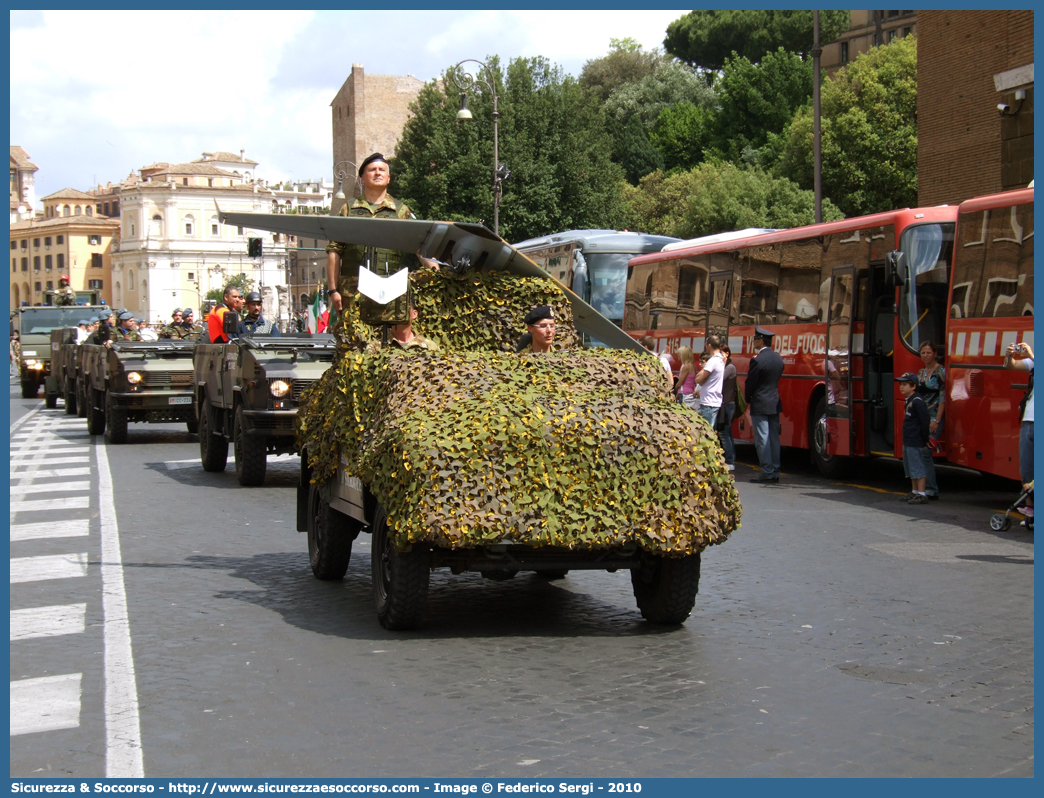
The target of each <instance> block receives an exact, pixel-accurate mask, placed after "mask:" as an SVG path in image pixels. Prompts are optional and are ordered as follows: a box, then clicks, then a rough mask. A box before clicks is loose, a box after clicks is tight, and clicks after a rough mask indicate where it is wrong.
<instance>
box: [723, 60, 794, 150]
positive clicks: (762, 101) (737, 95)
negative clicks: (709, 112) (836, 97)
mask: <svg viewBox="0 0 1044 798" xmlns="http://www.w3.org/2000/svg"><path fill="white" fill-rule="evenodd" d="M714 88H715V90H716V91H717V93H718V107H717V110H716V112H715V114H714V120H713V131H712V136H711V146H712V147H713V148H714V149H715V150H717V152H718V153H719V154H720V156H721V157H722V158H724V159H727V160H730V161H733V162H739V161H742V160H744V157H743V153H744V150H757V149H760V148H762V147H764V146H765V144H766V143H768V141H769V137H770V136H771V135H772V134H779V133H782V132H783V131H784V130H785V129H786V128H787V127H788V126H789V125H790V122H791V120H792V119H793V118H794V114H795V112H796V111H797V110H798V109H799V108H801V107H802V106H804V105H805V104H806V103H808V102H809V101H810V100H811V98H812V62H811V60H802V58H801V56H799V55H797V54H796V53H792V52H788V51H786V50H784V49H783V48H782V47H781V48H779V49H778V50H776V51H775V52H773V53H767V54H766V55H765V56H764V57H763V58H762V59H761V61H760V62H758V63H754V62H752V61H751V60H750V59H749V58H747V57H746V56H736V57H734V58H728V59H726V60H725V65H724V67H723V69H722V71H721V74H720V75H719V77H718V79H717V80H716V81H715V84H714Z"/></svg>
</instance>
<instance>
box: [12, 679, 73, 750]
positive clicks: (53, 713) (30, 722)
mask: <svg viewBox="0 0 1044 798" xmlns="http://www.w3.org/2000/svg"><path fill="white" fill-rule="evenodd" d="M82 678H83V677H82V674H79V673H65V674H61V675H58V676H41V677H39V678H36V679H20V680H18V681H15V682H11V736H12V737H14V736H16V735H19V734H32V733H33V732H45V731H55V730H57V729H75V728H77V727H78V726H79V725H80V692H81V688H80V683H81V681H82Z"/></svg>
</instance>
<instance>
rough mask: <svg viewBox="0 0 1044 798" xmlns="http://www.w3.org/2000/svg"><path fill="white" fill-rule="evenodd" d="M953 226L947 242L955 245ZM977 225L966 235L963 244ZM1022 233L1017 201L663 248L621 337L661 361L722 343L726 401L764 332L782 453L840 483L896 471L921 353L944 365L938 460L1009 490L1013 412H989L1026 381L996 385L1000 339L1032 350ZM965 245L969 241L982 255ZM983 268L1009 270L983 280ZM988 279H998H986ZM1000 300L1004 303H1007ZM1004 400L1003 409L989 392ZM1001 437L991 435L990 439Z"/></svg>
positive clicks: (1028, 200) (1024, 219)
mask: <svg viewBox="0 0 1044 798" xmlns="http://www.w3.org/2000/svg"><path fill="white" fill-rule="evenodd" d="M959 211H960V215H961V217H962V224H961V232H960V233H956V231H955V228H956V226H957V221H958V215H959ZM984 214H985V216H984ZM998 214H999V216H1005V218H1006V219H1009V218H1010V224H1009V226H1008V227H1006V228H1004V230H1001V229H1000V228H1001V226H1002V222H1000V221H996V223H995V224H994V223H993V222H991V221H990V220H991V219H993V220H997V219H998V218H999V216H998ZM1005 214H1007V215H1005ZM1016 223H1017V224H1018V225H1019V227H1018V229H1017V231H1015V228H1014V227H1013V226H1012V225H1014V224H1016ZM976 224H977V225H978V228H977V232H976V233H975V234H973V233H971V232H969V228H971V227H974V226H975V225H976ZM991 224H993V226H990V225H991ZM1005 224H1006V223H1005ZM987 228H988V229H987ZM1032 230H1033V191H1032V189H1029V190H1025V191H1019V192H1011V193H1009V194H1005V195H997V196H994V197H989V198H984V199H981V200H973V201H970V202H968V203H965V205H963V206H961V209H958V208H957V207H951V206H940V207H934V208H915V209H910V208H907V209H904V210H898V211H891V212H888V213H879V214H873V215H871V216H864V217H859V218H853V219H845V220H842V221H839V222H827V223H824V224H818V225H809V226H806V227H799V228H794V229H791V230H781V231H775V232H765V233H761V234H756V235H752V236H749V237H746V238H738V239H732V240H725V241H721V240H712V241H709V242H706V243H701V242H700V241H699V240H697V241H695V242H692V244H691V246H685V247H682V248H678V246H679V245H673V247H672V251H666V252H659V253H656V254H652V255H643V256H640V257H636V258H633V259H632V260H631V261H630V262H629V264H628V273H627V287H626V297H625V307H624V329H625V330H627V331H628V332H629V333H630V334H631V335H633V336H635V337H641V336H643V335H652V336H653V337H654V338H655V339H657V344H658V350H659V351H664V350H666V351H670V352H674V351H676V350H677V348H678V347H679V346H681V345H682V344H685V345H688V346H691V347H692V349H693V351H695V352H699V351H701V350H702V349H703V345H704V338H705V336H706V335H707V333H708V332H709V333H713V334H717V335H719V336H720V337H722V339H723V340H727V341H728V342H729V347H730V349H731V350H732V357H733V362H734V364H735V365H736V369H737V372H738V373H739V375H740V382H739V384H740V386H742V384H743V380H744V378H745V377H746V371H747V365H748V363H749V362H750V358H751V356H752V354H753V353H752V351H751V343H752V340H753V333H754V326H755V325H759V326H762V327H766V328H768V329H770V330H772V331H773V332H774V333H775V339H774V342H773V348H775V349H776V351H778V352H779V353H780V354H781V355H782V356H783V361H784V363H785V364H786V371H785V372H784V375H783V379H782V380H781V381H780V394H781V396H782V401H783V413H782V415H781V417H780V427H781V432H780V443H781V444H782V445H784V446H790V447H797V448H804V449H809V450H810V451H811V456H812V459H813V461H814V462H815V463H816V465H817V466H818V468H819V469H820V471H821V472H822V473H824V474H826V475H828V476H837V475H839V474H840V473H841V472H842V471H843V470H844V469H845V467H846V466H848V465H850V463H851V462H852V459H853V458H858V457H869V456H886V457H901V456H902V418H903V410H902V398H901V397H900V394H899V392H898V388H897V386H896V384H895V377H896V376H898V375H900V374H902V373H903V372H906V371H914V372H916V371H917V370H918V369H919V368H921V367H922V365H923V364H922V363H921V359H920V356H919V354H918V350H919V348H920V346H921V344H922V343H924V342H925V341H931V342H933V343H936V344H937V345H941V346H942V347H943V351H946V352H947V353H948V354H950V353H952V355H953V363H952V364H951V362H950V358H944V360H943V365H944V366H946V367H947V387H948V392H947V401H948V405H947V409H946V413H945V417H944V427H945V430H944V434H943V435H942V436H941V438H940V440H941V441H942V442H943V444H944V452H945V456H946V457H947V458H949V459H950V460H951V461H953V462H959V463H961V464H962V465H969V466H970V467H972V468H977V469H979V470H981V471H986V472H989V473H995V474H1002V475H1004V476H1011V477H1015V478H1017V476H1018V427H1019V423H1018V419H1017V412H1016V413H1014V415H1010V417H1009V415H1006V412H1007V411H1005V410H1004V409H1003V408H1002V407H1001V403H1002V402H1003V404H1004V407H1005V408H1006V407H1008V406H1009V405H1010V404H1011V402H1014V405H1015V406H1016V407H1017V405H1018V402H1019V401H1020V400H1021V398H1022V395H1023V392H1024V391H1023V392H1020V391H1019V390H1018V385H1019V384H1020V383H1023V384H1024V383H1025V379H1024V378H1023V379H1012V375H1017V374H1019V373H1018V372H1007V373H1006V374H1004V375H1002V374H1001V373H1000V363H1001V362H1002V360H1003V351H1002V345H1001V341H1004V342H1005V343H1004V344H1003V345H1004V346H1006V345H1007V342H1008V339H1009V338H1011V336H1012V335H1014V336H1015V338H1014V340H1017V341H1022V340H1027V341H1032V326H1033V324H1032V297H1033V265H1032V264H1033V253H1032ZM998 231H999V232H998ZM1013 231H1014V232H1013ZM955 234H957V235H961V236H963V238H962V244H961V248H962V249H963V250H965V251H966V252H962V253H960V258H959V268H960V269H961V271H960V275H961V276H960V277H959V278H954V277H953V275H954V271H953V267H954V236H955ZM1013 238H1016V239H1017V240H1018V242H1019V243H1018V246H1017V249H1018V252H1017V253H1013V252H1012V251H1009V250H1011V249H1012V243H1011V241H1009V239H1013ZM1027 238H1028V240H1027ZM994 240H995V241H996V242H997V243H995V244H992V245H991V244H989V243H983V242H991V241H994ZM965 241H966V242H967V243H969V244H971V243H973V242H974V241H979V242H980V244H981V250H982V251H974V247H973V246H966V245H965V243H964V242H965ZM991 246H992V247H993V249H991ZM994 250H995V252H994ZM1002 250H1003V253H1002ZM1026 250H1028V254H1027V251H1026ZM898 253H902V257H896V255H897V254H898ZM995 256H996V258H998V259H999V260H1003V262H1004V264H1007V265H1005V266H1003V267H1002V266H1000V265H997V266H996V267H995V266H994V265H992V264H993V260H990V259H992V258H994V257H995ZM975 257H978V260H977V261H975V262H977V263H978V267H977V268H978V269H979V272H978V273H977V274H978V275H979V276H974V275H972V272H974V270H975V268H976V267H975V266H974V264H973V263H972V261H971V260H968V261H967V262H968V263H969V264H971V265H968V266H965V265H963V264H964V263H965V262H966V258H972V259H974V258H975ZM987 262H989V263H990V264H991V265H990V266H987V265H985V264H986V263H987ZM997 269H999V270H1000V271H1001V272H1003V274H997V275H995V274H994V271H995V270H997ZM1005 280H1007V281H1005ZM1012 281H1014V282H1012ZM1013 285H1015V286H1017V288H1018V290H1017V291H1016V292H1015V293H1014V294H1012V291H1013V290H1014V289H1013ZM952 290H956V294H955V296H954V297H951V292H952ZM954 301H956V302H957V303H958V304H960V310H955V309H954ZM962 303H963V304H962ZM1016 309H1018V311H1019V313H1020V314H1021V313H1022V312H1023V311H1026V312H1027V313H1028V314H1030V315H1029V317H1028V318H1019V319H1016V320H1014V321H1013V320H1012V317H1010V316H1003V317H1001V316H999V315H998V314H999V313H1004V314H1007V313H1009V312H1010V313H1012V314H1014V313H1015V311H1016ZM986 314H989V315H986ZM958 315H959V316H960V318H959V319H958V318H957V316H958ZM988 334H989V335H990V338H989V340H990V341H991V342H995V343H996V349H995V352H993V353H991V354H990V355H989V356H988V357H986V356H984V355H983V354H982V352H983V351H984V350H983V348H982V347H983V346H985V345H986V341H987V335H988ZM973 335H974V336H975V342H976V343H975V346H974V347H973V346H972V344H971V340H972V336H973ZM958 339H959V341H960V343H958ZM980 342H981V343H980ZM951 346H952V349H951V348H950V347H951ZM958 349H961V351H962V353H963V354H962V355H961V356H960V358H958V356H957V354H956V352H957V350H958ZM972 352H975V354H974V355H973V354H971V353H972ZM967 358H972V360H974V362H966V359H967ZM962 366H963V367H962ZM981 366H985V368H981ZM951 369H953V371H952V372H951ZM986 374H990V375H991V376H990V377H986V376H985V375H986ZM972 375H976V376H972ZM991 379H993V380H994V382H991V381H990V380H991ZM1005 380H1007V382H1004V381H1005ZM1002 384H1003V385H1004V388H1005V391H1006V392H1005V394H1004V398H1003V400H1001V399H1000V398H999V397H1000V394H998V393H995V392H992V391H993V390H994V389H996V390H999V388H1000V386H1001V385H1002ZM962 385H963V386H965V389H964V393H962V392H961V391H962V389H961V387H960V386H962ZM987 386H991V387H990V388H987ZM1009 386H1010V387H1009ZM1009 394H1010V395H1009ZM991 397H992V398H991ZM994 399H995V401H994ZM977 400H982V401H977ZM951 401H952V403H950V402H951ZM991 402H992V404H991ZM984 408H989V411H990V412H991V413H993V414H996V415H997V416H998V417H997V419H996V421H995V422H993V427H989V425H990V423H991V422H989V421H987V420H985V419H981V420H980V419H979V418H978V416H979V415H982V414H984ZM1001 416H1003V417H1001ZM973 417H974V418H975V420H972V418H973ZM1000 426H1003V427H1004V432H1003V435H1001V434H1000V433H999V430H998V429H996V428H998V427H1000ZM1009 427H1010V429H1009ZM987 428H989V429H992V430H993V431H992V432H991V431H987ZM733 434H734V436H735V437H736V438H737V439H740V440H751V438H752V434H751V430H750V429H749V424H748V423H747V422H746V420H745V419H738V420H736V421H735V422H734V427H733ZM984 435H985V436H986V437H987V438H990V437H991V436H992V440H991V442H989V443H986V442H979V443H977V444H975V445H973V441H979V439H980V436H984ZM958 453H959V454H958Z"/></svg>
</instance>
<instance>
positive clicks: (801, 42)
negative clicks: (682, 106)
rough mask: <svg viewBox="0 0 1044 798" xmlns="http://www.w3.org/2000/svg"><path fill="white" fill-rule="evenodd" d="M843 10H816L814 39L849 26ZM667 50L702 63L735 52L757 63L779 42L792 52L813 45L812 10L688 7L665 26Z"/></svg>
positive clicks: (714, 64)
mask: <svg viewBox="0 0 1044 798" xmlns="http://www.w3.org/2000/svg"><path fill="white" fill-rule="evenodd" d="M848 25H849V16H848V12H847V11H821V12H820V13H819V43H820V44H826V43H827V42H832V41H833V40H834V39H836V38H837V37H838V36H840V35H841V34H842V33H843V32H844V31H845V30H847V29H848ZM663 43H664V47H665V48H666V49H667V52H668V53H670V54H671V55H673V56H675V57H676V58H680V59H682V60H683V61H687V62H688V63H690V64H692V65H693V66H698V67H701V68H703V69H711V70H714V69H721V68H722V67H724V66H725V60H726V59H727V58H729V57H730V56H732V54H733V53H736V54H738V55H740V56H743V57H745V58H747V59H748V60H749V61H751V62H753V63H757V62H758V61H760V60H761V59H762V57H764V55H765V53H771V52H775V51H776V50H777V49H779V48H780V47H782V48H783V49H784V50H788V51H790V52H794V53H808V52H809V51H810V50H811V49H812V12H811V11H769V10H766V9H763V10H756V11H751V10H748V11H690V12H689V13H688V14H686V15H685V16H683V17H680V18H679V19H676V20H674V22H672V23H671V24H670V25H668V26H667V38H666V39H664V42H663Z"/></svg>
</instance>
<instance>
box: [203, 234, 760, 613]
mask: <svg viewBox="0 0 1044 798" xmlns="http://www.w3.org/2000/svg"><path fill="white" fill-rule="evenodd" d="M221 218H222V221H224V222H225V223H226V224H236V225H242V226H244V227H249V228H251V229H261V230H270V231H273V232H280V233H288V234H292V235H299V236H308V237H321V238H324V239H327V240H331V241H343V242H346V243H352V244H358V245H362V246H365V247H380V248H389V249H395V250H399V251H403V252H417V253H419V254H420V255H422V256H423V257H426V258H430V259H435V260H437V261H438V262H440V263H441V264H442V266H441V268H440V269H439V270H438V271H434V270H432V269H422V270H420V271H419V272H417V273H415V274H414V275H411V277H416V278H417V279H415V280H410V281H409V284H412V285H413V295H414V301H415V304H416V306H417V308H418V311H419V318H418V320H417V321H416V322H414V330H415V331H416V332H418V333H420V334H423V335H425V336H426V337H428V338H430V339H433V340H435V341H437V342H438V343H439V344H440V349H439V350H438V351H428V350H425V349H423V348H419V347H415V348H400V347H398V346H397V345H396V344H394V343H391V342H388V341H387V340H386V336H387V330H386V329H384V330H377V329H374V328H373V327H372V326H370V325H369V324H367V323H366V322H367V319H366V318H364V317H363V314H364V313H365V308H366V302H365V301H363V300H360V301H359V302H358V303H350V304H348V305H347V307H346V309H345V311H346V312H345V319H344V321H343V326H339V327H338V328H336V329H335V334H336V337H337V352H336V356H335V359H334V363H333V365H332V366H331V367H330V369H329V370H327V371H326V372H325V374H324V375H323V377H322V378H321V379H320V380H319V381H318V382H317V383H316V384H315V385H314V386H312V387H311V388H310V389H309V390H308V391H307V392H306V393H305V394H304V396H303V398H302V404H301V409H300V414H299V416H298V445H299V447H300V450H301V481H300V483H299V487H298V496H297V528H298V530H299V531H303V532H306V533H307V536H308V553H309V560H310V563H311V568H312V572H313V574H314V575H315V576H316V577H317V578H319V579H341V578H343V577H344V575H345V573H346V572H347V568H348V563H349V561H350V558H351V553H352V544H353V541H354V540H355V539H356V537H357V536H358V535H359V534H360V533H361V532H367V533H369V534H370V535H371V536H372V547H371V558H370V563H371V582H372V588H373V594H374V603H375V607H376V611H377V618H378V620H379V622H380V623H381V624H382V625H383V626H384V627H386V628H388V629H410V628H413V627H415V626H417V625H418V624H419V623H420V622H421V621H422V619H423V615H424V610H425V605H426V601H427V594H428V584H429V575H430V572H431V570H432V569H434V568H448V569H450V571H451V572H452V573H461V572H464V571H478V572H481V573H482V574H483V575H484V576H488V577H490V578H494V579H505V578H510V577H512V576H514V575H515V574H517V573H518V572H520V571H533V572H535V573H537V574H542V575H544V576H545V577H547V578H561V577H563V576H564V575H565V574H566V573H568V571H570V570H574V569H599V570H606V571H609V572H614V571H618V570H627V571H629V572H630V575H631V585H632V589H633V591H634V595H635V598H636V600H637V604H638V608H639V610H640V611H641V614H642V615H643V616H644V617H645V618H646V619H647V620H648V621H650V622H652V623H664V624H677V623H681V622H682V621H684V620H685V619H686V618H687V617H688V615H689V614H690V612H691V610H692V608H693V606H694V604H695V598H696V594H697V591H698V586H699V576H700V561H701V560H700V554H701V552H702V550H703V549H704V548H705V547H706V546H708V545H713V544H718V543H721V542H723V541H724V540H726V539H727V538H728V536H729V535H730V534H731V533H732V531H734V530H735V529H736V528H737V527H738V526H739V520H740V506H739V497H738V493H737V491H736V488H735V484H734V482H733V480H732V478H731V476H730V474H729V472H728V471H727V467H726V465H725V462H724V457H723V455H722V452H721V447H720V446H719V444H718V442H717V438H716V436H715V434H714V432H713V430H712V429H711V428H710V426H709V425H708V424H707V422H706V421H705V420H704V419H703V418H701V417H700V416H699V415H698V414H697V413H695V412H694V411H692V410H691V409H689V408H687V407H685V406H684V405H680V404H678V403H676V402H674V401H672V400H673V396H672V395H671V386H670V385H669V384H668V378H667V376H666V374H665V373H664V370H663V367H662V366H661V365H660V363H659V361H658V360H657V359H656V358H655V357H654V356H652V355H650V354H649V353H648V352H646V351H645V350H644V349H642V348H641V347H640V346H639V345H638V344H637V342H635V341H634V340H633V339H631V338H630V336H628V335H627V334H626V333H624V332H623V331H622V330H621V329H620V328H619V327H617V326H616V325H614V324H612V322H611V321H610V320H608V319H605V318H604V317H603V316H601V315H600V314H599V313H598V312H597V311H595V309H594V308H592V307H591V306H590V305H588V304H587V303H586V302H584V301H583V300H582V299H580V297H578V296H577V295H576V294H574V293H572V292H571V291H569V289H568V288H566V287H565V286H562V285H560V284H559V283H556V282H555V281H554V280H552V279H551V278H549V277H548V275H547V274H546V273H545V272H544V271H543V270H541V269H540V268H539V267H537V266H536V265H535V264H534V263H532V261H530V260H528V259H527V258H526V257H525V256H523V255H521V254H520V253H519V252H517V251H516V250H514V249H513V248H512V247H511V246H510V245H508V244H507V243H506V242H504V241H503V240H501V239H500V238H499V237H497V236H496V235H494V234H493V233H492V232H491V231H489V230H487V229H486V228H484V227H481V226H478V225H469V224H459V223H457V224H454V223H449V222H428V221H419V220H392V219H373V220H371V219H365V218H352V217H310V218H306V217H289V216H277V215H261V214H239V213H236V214H233V213H222V214H221ZM364 278H365V279H364ZM402 278H403V274H402V273H401V272H400V273H399V274H398V275H395V276H391V275H387V276H385V277H382V276H380V275H377V274H373V273H371V274H369V275H364V273H363V271H362V268H360V279H359V286H360V291H361V292H363V293H365V294H366V296H367V297H368V299H369V300H370V301H372V302H378V303H381V302H383V303H384V304H385V306H387V303H388V302H389V301H394V300H395V299H396V297H397V296H401V295H402V294H401V291H403V290H406V289H405V288H403V287H402V285H403V283H404V282H405V281H404V280H403V279H402ZM393 282H395V283H396V284H397V286H398V287H393V286H392V283H393ZM364 284H366V285H367V286H376V287H375V288H367V289H366V291H369V292H370V293H366V291H364ZM382 294H383V297H382ZM537 305H549V306H551V307H552V308H553V309H554V316H555V320H556V322H557V324H558V337H557V339H556V343H557V345H558V346H559V348H560V351H553V352H550V353H535V352H532V351H530V352H528V353H527V352H525V351H523V352H522V353H521V354H515V353H514V345H515V341H516V339H517V338H518V336H519V335H520V334H521V333H522V332H523V331H524V327H523V325H522V323H521V320H522V318H523V317H524V315H525V314H526V313H527V312H528V311H529V310H530V309H532V308H533V307H534V306H537ZM383 320H384V321H385V322H386V323H387V322H388V319H387V317H385V318H384V319H383ZM391 323H396V322H391ZM582 335H583V336H590V338H591V339H592V340H594V341H598V342H601V343H602V344H604V345H606V346H607V347H617V349H612V348H595V349H582V348H581V347H580V342H581V336H582ZM379 339H383V340H384V342H383V343H380V344H378V340H379ZM620 350H630V351H620Z"/></svg>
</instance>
